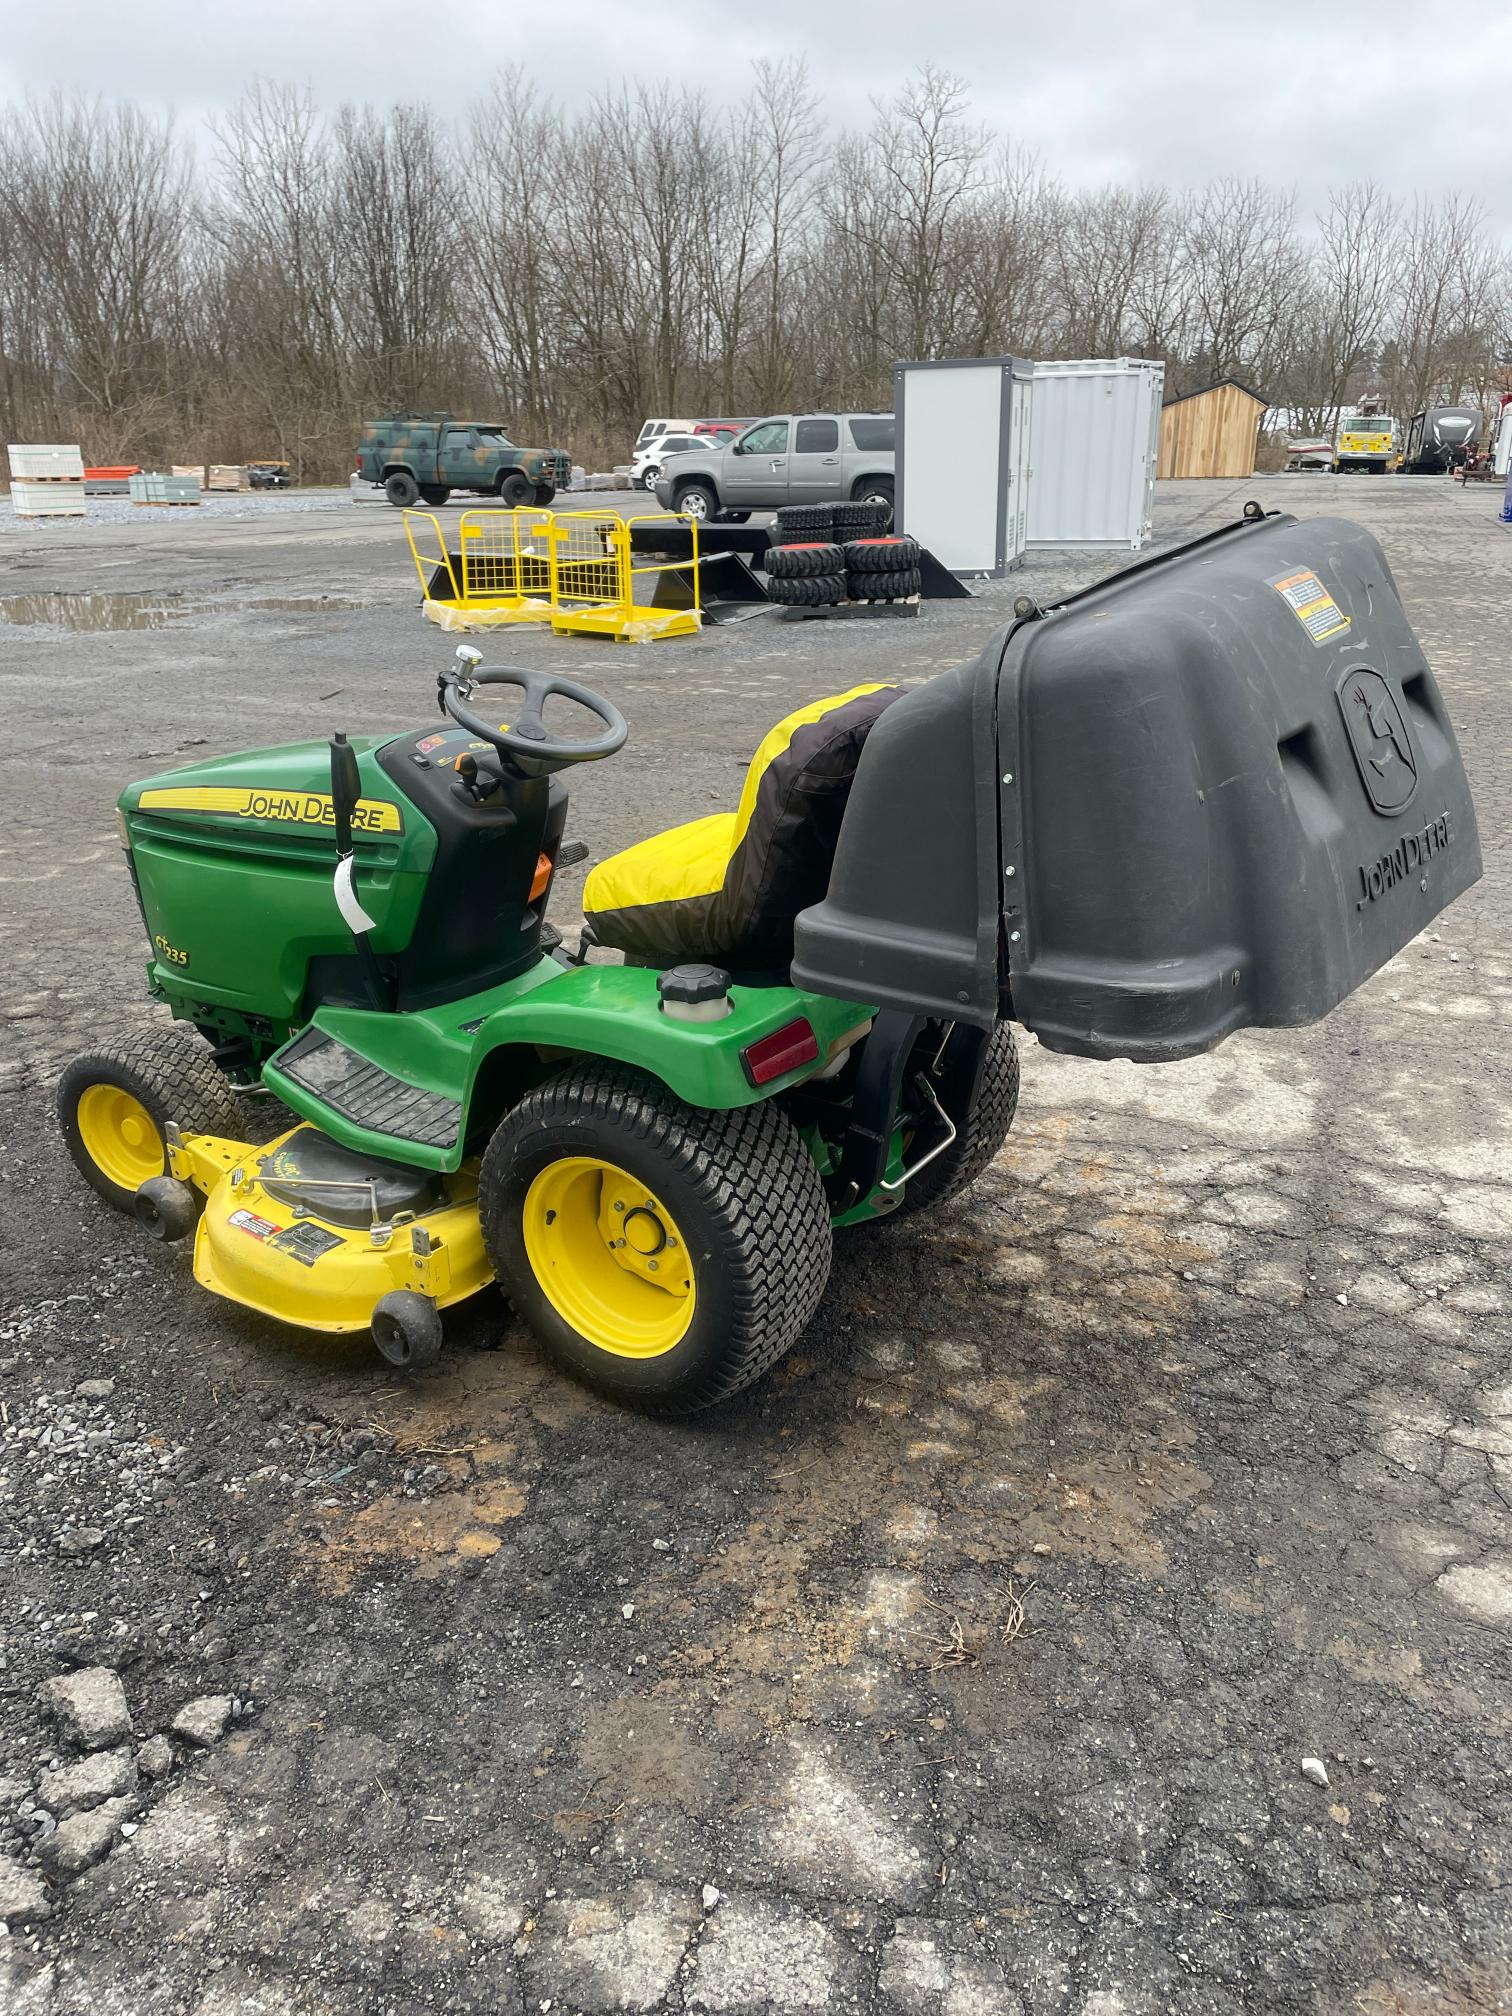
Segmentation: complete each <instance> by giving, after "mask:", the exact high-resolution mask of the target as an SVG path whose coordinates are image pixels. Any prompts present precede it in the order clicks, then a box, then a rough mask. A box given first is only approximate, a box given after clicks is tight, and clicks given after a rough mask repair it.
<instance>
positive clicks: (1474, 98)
mask: <svg viewBox="0 0 1512 2016" xmlns="http://www.w3.org/2000/svg"><path fill="white" fill-rule="evenodd" d="M6 15H7V19H6V27H5V32H4V35H3V37H0V95H3V96H8V97H18V96H20V95H21V94H23V93H25V92H28V91H46V90H49V89H51V88H52V87H53V86H55V85H62V86H64V87H65V88H69V89H79V90H82V91H85V92H89V93H95V92H100V93H104V94H107V95H118V96H125V97H134V98H136V99H138V100H140V101H141V102H143V103H145V104H151V105H153V106H156V107H160V108H167V107H172V108H173V109H174V110H175V111H176V113H177V115H178V117H179V119H180V121H181V123H182V124H183V126H184V127H185V128H186V129H187V130H190V131H196V130H198V129H199V128H200V127H201V126H202V123H203V121H204V120H205V119H206V118H207V117H211V116H213V115H214V113H215V111H216V110H217V109H218V108H219V107H221V106H224V105H226V104H227V103H229V102H230V101H232V100H233V99H235V98H236V96H237V95H238V93H239V92H240V90H241V89H242V86H243V84H244V83H245V81H246V80H247V79H248V78H249V77H251V76H253V75H262V76H265V77H274V78H279V79H285V80H291V81H294V82H298V83H306V84H308V85H309V86H310V88H311V89H312V91H313V92H314V93H315V95H316V97H317V99H318V100H319V101H320V102H322V103H323V104H325V105H329V106H334V105H336V104H339V103H340V102H341V101H342V100H343V99H349V98H355V99H367V100H370V101H373V102H384V101H389V100H393V99H396V98H404V97H423V98H429V99H430V100H432V101H433V102H434V103H436V104H437V105H440V106H442V107H446V106H456V105H460V104H462V103H465V102H466V100H467V99H468V98H470V97H472V96H474V95H476V94H477V93H478V91H479V89H480V87H481V86H482V83H483V81H484V79H485V78H486V77H487V76H488V74H489V72H490V71H492V70H493V69H495V68H497V67H498V66H499V65H501V64H503V63H506V62H508V61H511V60H518V61H520V62H523V63H524V64H525V65H526V66H527V67H528V68H529V69H530V71H531V72H532V74H534V75H535V76H536V77H537V78H538V79H539V80H540V82H541V84H542V86H543V87H544V88H546V89H547V90H549V91H550V92H551V93H552V94H554V95H555V96H556V97H557V98H559V99H560V100H561V101H563V102H564V103H567V104H569V105H570V104H574V103H577V102H580V101H581V100H582V99H584V98H586V97H588V96H590V95H592V93H593V92H595V91H597V90H600V89H602V88H603V87H605V86H606V85H613V84H614V83H616V82H617V81H619V80H620V79H621V78H623V77H626V76H641V77H647V78H655V77H663V78H667V79H669V80H671V81H672V82H675V83H689V84H694V85H698V86H701V87H703V88H704V89H705V90H706V92H707V93H708V95H709V97H710V98H711V99H715V100H720V99H726V98H732V97H737V96H739V94H740V92H741V90H742V88H743V85H744V82H745V79H746V77H747V74H748V72H747V67H746V66H747V65H748V63H749V61H750V60H751V59H752V58H753V57H758V56H785V55H794V54H802V55H806V56H807V58H808V60H809V66H810V72H811V75H812V78H813V82H814V85H815V87H816V89H817V90H818V92H819V93H820V95H821V97H822V98H823V99H824V101H825V103H826V106H827V109H828V110H829V111H830V113H831V115H832V116H833V117H834V118H835V119H836V120H837V121H840V122H861V121H864V120H865V118H866V117H867V100H868V98H869V97H871V96H877V95H881V96H886V95H888V94H889V93H890V92H891V91H892V90H894V89H895V88H896V86H897V84H898V82H899V81H900V79H901V78H902V77H903V75H904V74H905V73H906V72H907V71H908V70H909V69H910V68H911V67H913V66H914V65H915V64H916V63H918V62H921V61H923V60H924V59H925V58H928V59H930V60H932V61H934V62H935V63H937V64H940V65H942V66H943V67H945V68H948V69H951V70H954V71H956V72H958V73H959V74H960V75H961V76H963V77H965V78H966V79H967V80H968V82H969V84H970V87H971V93H972V99H973V103H974V106H975V108H976V111H977V113H978V115H979V116H981V117H982V118H984V119H988V120H990V121H991V122H992V123H993V124H994V125H995V126H997V127H998V128H1000V129H1001V130H1003V131H1005V132H1008V133H1010V134H1011V135H1012V136H1013V137H1014V138H1015V139H1017V140H1019V141H1021V142H1023V143H1024V144H1025V145H1026V146H1028V147H1030V148H1031V149H1033V150H1034V151H1035V152H1036V153H1037V154H1038V155H1039V156H1040V158H1041V160H1042V161H1043V162H1044V164H1045V166H1046V167H1047V168H1050V169H1052V170H1053V171H1055V172H1056V173H1058V174H1059V175H1061V176H1063V177H1064V178H1066V179H1067V180H1069V181H1073V182H1082V183H1098V182H1102V181H1116V182H1129V181H1139V180H1155V181H1165V182H1169V183H1172V184H1186V183H1192V182H1201V181H1204V180H1206V179H1207V178H1208V177H1209V176H1213V175H1218V174H1224V173H1230V172H1233V173H1240V174H1245V175H1250V174H1259V175H1263V176H1265V177H1266V178H1267V179H1268V180H1271V181H1275V182H1278V183H1283V184H1287V185H1294V186H1295V187H1296V188H1297V190H1298V193H1299V195H1300V197H1301V199H1302V202H1303V204H1304V206H1309V205H1312V204H1314V203H1316V201H1317V200H1318V199H1319V197H1320V195H1321V193H1322V192H1323V191H1324V190H1326V189H1327V188H1328V186H1329V185H1330V183H1341V182H1346V181H1349V180H1351V179H1355V178H1358V177H1362V176H1366V175H1369V176H1374V177H1375V178H1376V179H1377V180H1379V181H1381V182H1384V183H1385V184H1386V185H1387V186H1388V187H1390V188H1391V189H1393V190H1394V191H1396V192H1397V193H1399V194H1402V195H1410V194H1412V193H1413V192H1414V191H1416V190H1424V191H1427V192H1430V193H1434V194H1438V193H1441V192H1442V191H1444V190H1446V189H1450V188H1458V189H1461V190H1465V191H1467V192H1470V193H1473V194H1475V195H1477V196H1478V197H1479V198H1480V199H1481V201H1482V202H1483V203H1484V204H1485V206H1486V208H1487V210H1488V212H1489V213H1490V214H1491V215H1492V216H1493V218H1494V219H1495V221H1496V224H1497V225H1498V227H1499V228H1500V229H1501V230H1502V231H1503V232H1504V233H1506V235H1508V236H1509V237H1512V0H1369V4H1366V0H1251V4H1248V5H1245V4H1242V0H1162V4H1157V5H1149V4H1146V5H1143V6H1141V5H1138V4H1127V0H1058V4H1052V5H1048V6H1047V5H1045V4H1044V0H1033V4H1028V0H1018V4H1017V5H1015V4H1013V0H935V4H931V0H841V4H838V5H825V4H823V0H546V4H540V0H405V4H399V0H260V4H256V5H248V4H244V0H221V4H219V5H215V6H210V7H207V6H206V5H205V4H204V0H69V4H68V5H67V6H66V7H57V6H46V5H42V6H22V5H20V4H17V5H15V6H13V7H11V8H9V9H7V10H6Z"/></svg>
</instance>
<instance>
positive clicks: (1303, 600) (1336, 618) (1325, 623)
mask: <svg viewBox="0 0 1512 2016" xmlns="http://www.w3.org/2000/svg"><path fill="white" fill-rule="evenodd" d="M1270 585H1271V586H1272V588H1274V589H1275V591H1276V593H1277V594H1278V595H1279V596H1280V597H1281V600H1282V601H1283V602H1285V603H1286V604H1287V605H1288V606H1289V607H1290V609H1291V612H1292V614H1293V615H1294V616H1295V617H1296V619H1297V621H1298V622H1299V623H1300V624H1301V625H1302V628H1303V629H1304V630H1305V631H1306V632H1307V634H1308V636H1309V637H1311V639H1312V640H1313V642H1314V644H1322V643H1324V642H1325V641H1326V640H1327V639H1328V638H1330V637H1337V636H1338V634H1339V632H1340V631H1341V630H1347V629H1348V628H1349V618H1348V617H1347V616H1346V615H1345V614H1344V611H1343V610H1342V609H1341V608H1340V607H1339V605H1338V603H1337V602H1335V600H1334V599H1333V597H1332V595H1330V594H1329V592H1328V590H1327V589H1326V588H1325V587H1324V586H1323V583H1322V582H1321V581H1320V580H1319V579H1318V577H1317V575H1316V574H1313V573H1304V574H1283V575H1282V576H1281V578H1280V580H1278V581H1272V583H1271V584H1270Z"/></svg>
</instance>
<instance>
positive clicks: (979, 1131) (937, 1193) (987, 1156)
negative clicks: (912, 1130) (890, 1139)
mask: <svg viewBox="0 0 1512 2016" xmlns="http://www.w3.org/2000/svg"><path fill="white" fill-rule="evenodd" d="M1018 1096H1019V1055H1018V1045H1017V1044H1016V1043H1015V1042H1014V1040H1013V1031H1012V1030H1011V1029H1010V1028H1009V1026H1008V1024H1007V1023H1006V1022H999V1023H998V1024H997V1025H996V1027H995V1028H994V1029H993V1032H992V1034H991V1036H990V1037H989V1038H988V1039H987V1061H986V1063H985V1065H984V1066H983V1069H982V1083H981V1086H980V1089H979V1090H978V1092H977V1098H976V1104H975V1105H974V1106H973V1107H972V1109H971V1111H970V1113H969V1114H968V1115H967V1117H966V1124H965V1125H964V1126H963V1127H961V1128H960V1129H959V1131H958V1132H957V1134H956V1138H955V1139H954V1141H952V1142H951V1144H950V1146H949V1147H948V1148H947V1149H946V1150H945V1152H944V1154H943V1155H938V1156H936V1157H935V1159H934V1161H933V1162H931V1163H930V1164H929V1166H928V1168H927V1169H921V1170H920V1171H919V1173H918V1175H917V1176H915V1177H914V1178H913V1180H912V1182H910V1183H909V1185H908V1187H907V1188H906V1189H905V1190H904V1192H903V1202H902V1203H901V1204H900V1205H899V1206H898V1209H897V1211H896V1213H895V1214H894V1215H895V1216H897V1217H902V1216H903V1214H904V1213H905V1212H908V1211H927V1210H931V1209H932V1208H933V1207H934V1206H935V1205H937V1204H948V1203H949V1202H950V1201H951V1199H952V1198H955V1197H959V1196H960V1194H961V1192H962V1191H963V1190H965V1189H966V1188H967V1187H968V1186H969V1185H970V1184H972V1183H975V1182H976V1180H977V1178H978V1177H979V1176H980V1175H981V1174H982V1173H983V1171H984V1170H985V1169H986V1168H987V1165H988V1164H989V1163H990V1162H991V1160H992V1158H993V1156H994V1155H996V1153H997V1152H998V1150H999V1148H1001V1147H1002V1145H1003V1143H1004V1142H1005V1141H1006V1140H1007V1138H1008V1130H1009V1128H1010V1127H1011V1126H1012V1125H1013V1116H1014V1114H1015V1113H1016V1112H1017V1111H1018ZM905 1152H906V1151H905Z"/></svg>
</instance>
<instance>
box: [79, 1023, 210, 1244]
mask: <svg viewBox="0 0 1512 2016" xmlns="http://www.w3.org/2000/svg"><path fill="white" fill-rule="evenodd" d="M170 1120H172V1121H176V1122H177V1124H178V1125H179V1126H180V1127H181V1128H182V1129H183V1130H184V1132H185V1133H186V1134H216V1135H220V1136H222V1137H223V1138H226V1139H229V1140H232V1141H239V1140H241V1139H242V1138H243V1136H244V1134H245V1131H246V1123H245V1120H244V1118H243V1115H242V1110H241V1103H240V1101H239V1100H238V1099H237V1096H236V1093H235V1092H234V1091H233V1090H232V1088H231V1086H230V1084H228V1082H227V1081H226V1079H225V1078H224V1077H223V1076H222V1075H221V1072H220V1069H219V1067H218V1066H217V1064H216V1062H215V1059H214V1058H213V1057H212V1056H211V1055H210V1052H209V1051H208V1050H207V1049H206V1048H205V1046H204V1044H203V1043H201V1042H200V1041H199V1040H198V1038H196V1037H192V1036H186V1035H184V1034H183V1033H182V1032H181V1031H179V1030H177V1029H146V1030H143V1031H141V1032H140V1033H136V1032H133V1033H131V1034H128V1035H123V1036H121V1037H119V1038H117V1039H116V1040H115V1041H114V1042H111V1043H106V1044H103V1045H101V1047H100V1048H99V1049H97V1050H86V1051H85V1052H84V1054H83V1055H82V1056H81V1057H75V1059H74V1060H73V1062H72V1063H71V1064H69V1065H68V1066H67V1067H66V1068H65V1070H64V1072H63V1075H62V1077H61V1078H60V1079H59V1080H58V1124H59V1126H60V1127H61V1128H62V1130H63V1143H64V1146H65V1147H66V1148H67V1150H68V1152H69V1154H70V1155H71V1156H72V1158H73V1162H74V1166H75V1167H76V1168H77V1170H78V1171H79V1174H80V1175H81V1176H82V1177H83V1178H84V1181H85V1182H86V1183H87V1184H89V1186H90V1188H91V1189H92V1190H95V1191H98V1193H99V1195H100V1196H101V1197H103V1198H104V1199H105V1202H106V1203H107V1204H112V1205H114V1206H115V1208H116V1210H117V1211H129V1212H131V1213H133V1214H134V1213H135V1211H136V1197H137V1192H138V1190H140V1189H141V1187H142V1185H143V1184H144V1183H150V1182H151V1181H152V1180H153V1179H154V1178H155V1177H159V1176H162V1175H164V1174H166V1172H167V1168H168V1147H167V1141H168V1136H167V1127H168V1122H169V1121H170Z"/></svg>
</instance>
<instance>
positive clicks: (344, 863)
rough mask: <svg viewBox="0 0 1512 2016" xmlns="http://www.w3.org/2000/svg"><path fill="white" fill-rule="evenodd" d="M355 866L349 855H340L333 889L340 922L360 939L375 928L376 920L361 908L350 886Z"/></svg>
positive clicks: (359, 901) (353, 889)
mask: <svg viewBox="0 0 1512 2016" xmlns="http://www.w3.org/2000/svg"><path fill="white" fill-rule="evenodd" d="M355 865H356V864H355V862H354V859H353V857H352V856H351V855H350V854H343V855H342V857H341V859H340V860H339V861H338V862H337V863H336V875H335V880H334V887H335V890H336V908H337V909H338V910H339V911H340V912H341V921H342V922H343V924H345V925H346V927H347V929H348V930H349V931H351V932H352V933H353V934H354V935H355V936H356V937H358V938H361V937H362V936H363V935H364V934H365V933H366V932H368V931H372V930H374V929H376V928H377V923H378V920H377V918H376V917H369V915H368V913H367V912H366V910H364V909H363V907H362V903H361V899H360V898H359V897H358V894H357V891H356V889H355V888H354V887H353V886H352V871H353V868H354V867H355Z"/></svg>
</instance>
